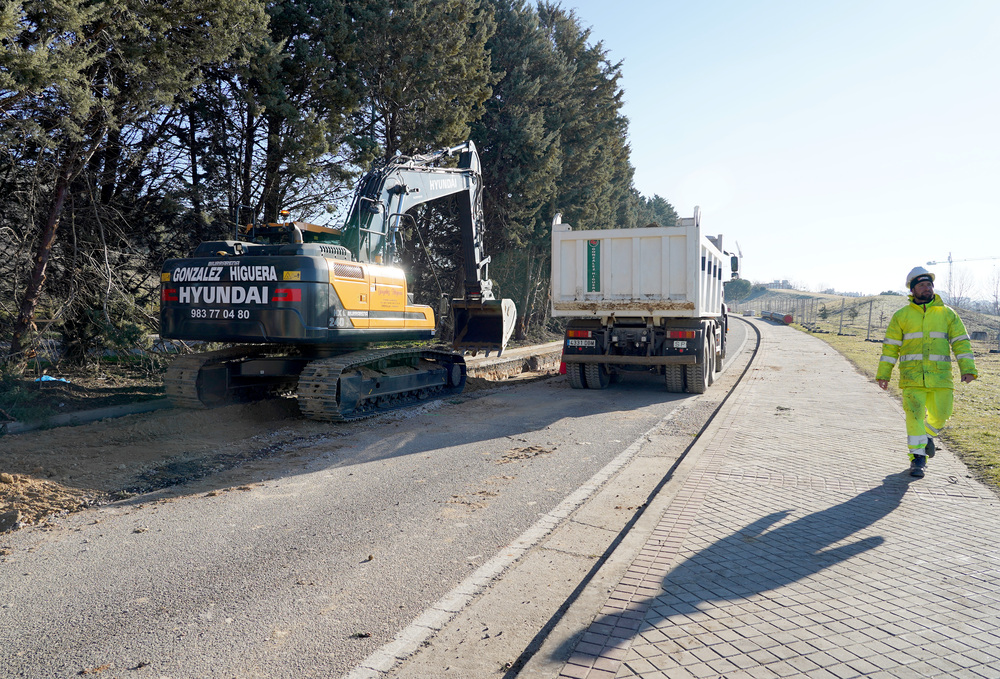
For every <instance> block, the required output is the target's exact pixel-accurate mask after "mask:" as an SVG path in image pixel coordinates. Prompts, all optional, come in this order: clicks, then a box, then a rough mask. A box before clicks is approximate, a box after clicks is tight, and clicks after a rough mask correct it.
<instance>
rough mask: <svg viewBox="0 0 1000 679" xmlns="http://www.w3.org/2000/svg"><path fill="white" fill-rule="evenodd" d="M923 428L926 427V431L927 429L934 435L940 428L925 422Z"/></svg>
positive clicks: (939, 431) (938, 432)
mask: <svg viewBox="0 0 1000 679" xmlns="http://www.w3.org/2000/svg"><path fill="white" fill-rule="evenodd" d="M924 429H926V430H927V431H929V432H930V433H931V434H933V435H934V436H937V435H938V434H940V433H941V430H940V429H937V428H935V427H932V426H931V425H929V424H927V422H924Z"/></svg>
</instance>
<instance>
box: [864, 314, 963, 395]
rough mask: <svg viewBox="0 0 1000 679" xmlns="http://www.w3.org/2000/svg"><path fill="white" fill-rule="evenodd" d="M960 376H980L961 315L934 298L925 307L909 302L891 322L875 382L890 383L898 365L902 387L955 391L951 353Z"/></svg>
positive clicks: (886, 333) (894, 315) (883, 343)
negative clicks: (956, 361) (893, 369)
mask: <svg viewBox="0 0 1000 679" xmlns="http://www.w3.org/2000/svg"><path fill="white" fill-rule="evenodd" d="M952 351H954V352H955V358H957V359H958V369H959V372H961V374H963V375H966V374H972V375H977V376H978V373H977V372H976V362H975V360H974V358H973V355H972V343H971V342H970V341H969V334H968V333H967V332H966V331H965V324H964V323H962V319H961V318H959V317H958V314H956V313H955V311H954V310H953V309H952V308H951V307H949V306H945V304H944V302H942V301H941V296H940V295H934V299H933V301H931V302H929V303H927V304H926V305H922V304H916V303H914V301H913V297H912V296H911V297H910V303H909V304H908V305H907V306H905V307H903V308H902V309H900V310H899V311H897V312H896V313H895V314H893V316H892V320H890V321H889V328H888V329H887V330H886V331H885V339H884V340H883V342H882V358H881V359H879V364H878V370H876V372H875V379H877V380H887V379H889V377H890V376H891V375H892V367H893V366H894V365H896V363H897V362H898V363H899V386H900V388H902V389H905V388H906V387H928V388H932V389H939V388H949V389H953V388H954V387H955V383H954V381H953V380H952V370H951V352H952Z"/></svg>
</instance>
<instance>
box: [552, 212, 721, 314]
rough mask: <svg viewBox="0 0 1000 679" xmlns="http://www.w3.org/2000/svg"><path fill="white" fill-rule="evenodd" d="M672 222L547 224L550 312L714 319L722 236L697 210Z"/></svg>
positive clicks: (717, 309)
mask: <svg viewBox="0 0 1000 679" xmlns="http://www.w3.org/2000/svg"><path fill="white" fill-rule="evenodd" d="M678 221H679V222H680V224H679V225H678V226H664V227H651V228H637V229H602V230H594V231H573V230H572V228H571V227H570V226H569V225H568V224H562V223H559V219H558V217H557V219H556V220H555V221H554V222H553V225H552V315H553V316H556V317H559V316H562V317H576V318H581V317H588V316H590V317H596V318H608V317H612V316H614V317H617V318H628V317H643V318H649V317H652V318H653V320H654V323H656V324H659V323H660V321H661V319H663V318H713V317H717V316H720V315H721V314H722V298H723V289H722V283H723V274H722V270H723V262H724V261H725V260H724V255H723V253H722V250H721V236H719V237H718V238H710V237H707V236H703V235H702V233H701V213H700V211H699V209H698V208H695V212H694V217H689V218H683V219H680V220H678Z"/></svg>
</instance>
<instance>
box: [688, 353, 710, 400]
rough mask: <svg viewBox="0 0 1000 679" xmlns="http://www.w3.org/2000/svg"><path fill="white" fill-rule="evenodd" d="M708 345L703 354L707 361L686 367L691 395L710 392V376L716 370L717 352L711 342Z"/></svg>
mask: <svg viewBox="0 0 1000 679" xmlns="http://www.w3.org/2000/svg"><path fill="white" fill-rule="evenodd" d="M706 344H707V346H706V347H705V350H704V351H703V352H702V356H704V357H705V359H704V360H703V361H702V362H701V363H695V364H694V365H686V366H684V368H685V371H684V372H685V373H686V375H685V377H686V378H687V380H686V381H687V391H688V393H689V394H704V393H705V391H707V390H708V385H709V375H710V374H711V373H712V371H713V370H714V369H715V368H714V365H715V350H714V347H713V346H712V342H711V341H707V342H706Z"/></svg>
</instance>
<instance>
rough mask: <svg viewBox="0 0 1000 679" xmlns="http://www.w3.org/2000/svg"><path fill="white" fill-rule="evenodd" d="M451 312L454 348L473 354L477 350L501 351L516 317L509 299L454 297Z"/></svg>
mask: <svg viewBox="0 0 1000 679" xmlns="http://www.w3.org/2000/svg"><path fill="white" fill-rule="evenodd" d="M451 313H452V316H453V318H454V321H455V341H454V342H453V343H452V346H453V348H454V349H455V351H463V352H470V353H472V354H473V355H475V354H476V353H478V352H480V351H485V352H486V353H487V354H489V353H490V352H491V351H495V352H497V356H499V355H500V354H502V353H503V350H504V348H505V347H506V346H507V342H508V341H509V340H510V336H511V335H512V334H513V333H514V322H515V321H516V320H517V310H516V309H515V307H514V300H511V299H491V300H486V301H478V300H477V301H470V300H466V299H453V300H452V301H451Z"/></svg>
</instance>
